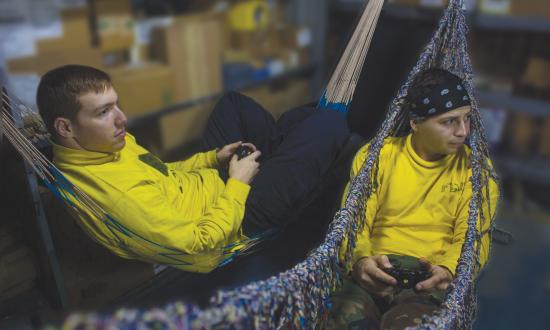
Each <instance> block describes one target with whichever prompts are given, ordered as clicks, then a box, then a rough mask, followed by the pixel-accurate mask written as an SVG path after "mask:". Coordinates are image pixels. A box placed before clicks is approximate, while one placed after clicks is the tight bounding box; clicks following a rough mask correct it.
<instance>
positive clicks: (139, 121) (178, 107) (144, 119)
mask: <svg viewBox="0 0 550 330" xmlns="http://www.w3.org/2000/svg"><path fill="white" fill-rule="evenodd" d="M316 67H317V66H316V65H315V64H310V65H306V66H303V67H300V68H297V69H293V70H289V71H286V72H284V73H281V74H279V75H276V76H273V77H270V78H268V79H265V80H262V81H257V82H254V83H249V84H243V85H241V86H238V87H237V88H235V90H245V89H248V88H253V87H258V86H263V85H268V84H271V83H274V82H277V81H280V80H284V79H289V78H292V77H299V76H302V75H306V74H310V73H313V72H314V71H315V69H316ZM225 92H227V91H225V90H224V91H220V92H218V93H214V94H210V95H206V96H203V97H199V98H196V99H191V100H187V101H183V102H179V103H174V104H172V105H169V106H167V107H163V108H160V109H155V110H153V111H151V112H149V113H147V114H144V115H141V116H138V117H134V118H132V119H130V120H128V127H130V128H135V127H136V126H140V125H144V124H149V123H150V122H151V121H152V120H156V119H158V118H159V117H162V116H165V115H168V114H171V113H174V112H178V111H182V110H184V109H188V108H191V107H193V106H195V105H198V104H202V103H204V102H208V101H212V100H216V99H217V98H219V97H220V96H222V95H223V94H224V93H225Z"/></svg>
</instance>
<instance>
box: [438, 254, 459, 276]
mask: <svg viewBox="0 0 550 330" xmlns="http://www.w3.org/2000/svg"><path fill="white" fill-rule="evenodd" d="M457 264H458V258H457V259H456V261H455V262H452V261H451V260H450V259H448V260H441V262H439V263H438V265H439V266H442V267H445V268H447V269H448V270H449V271H450V272H451V274H452V275H453V277H454V276H456V266H457Z"/></svg>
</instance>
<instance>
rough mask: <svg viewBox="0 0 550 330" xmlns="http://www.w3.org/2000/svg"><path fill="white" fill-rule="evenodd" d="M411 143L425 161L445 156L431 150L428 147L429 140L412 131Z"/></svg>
mask: <svg viewBox="0 0 550 330" xmlns="http://www.w3.org/2000/svg"><path fill="white" fill-rule="evenodd" d="M411 145H412V147H413V149H414V151H415V152H416V154H417V155H418V156H420V158H422V159H423V160H425V161H427V162H435V161H438V160H440V159H442V158H443V157H445V155H444V154H441V153H435V152H431V151H430V148H429V142H427V141H423V140H422V139H421V138H419V137H418V136H417V135H416V134H414V133H413V135H412V138H411Z"/></svg>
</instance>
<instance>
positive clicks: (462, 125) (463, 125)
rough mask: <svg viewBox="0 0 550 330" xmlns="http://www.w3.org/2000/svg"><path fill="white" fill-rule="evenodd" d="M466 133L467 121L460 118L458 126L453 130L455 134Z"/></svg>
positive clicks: (464, 134) (463, 134)
mask: <svg viewBox="0 0 550 330" xmlns="http://www.w3.org/2000/svg"><path fill="white" fill-rule="evenodd" d="M467 134H468V123H466V121H464V120H461V121H460V123H459V124H458V127H457V129H456V131H455V135H456V136H466V135H467Z"/></svg>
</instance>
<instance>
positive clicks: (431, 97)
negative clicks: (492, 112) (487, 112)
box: [410, 77, 471, 118]
mask: <svg viewBox="0 0 550 330" xmlns="http://www.w3.org/2000/svg"><path fill="white" fill-rule="evenodd" d="M468 105H471V103H470V97H469V96H468V92H467V91H466V88H464V85H462V82H461V81H460V79H459V78H458V77H456V78H454V77H453V78H450V79H448V80H447V81H445V82H444V83H442V84H440V85H439V86H438V87H436V88H435V89H434V90H433V91H432V92H431V93H430V94H427V95H424V96H422V97H420V98H418V99H416V100H413V101H412V102H411V109H410V110H411V112H412V113H413V114H415V115H417V116H419V117H424V118H425V117H433V116H436V115H439V114H441V113H445V112H448V111H451V110H454V109H458V108H460V107H463V106H468Z"/></svg>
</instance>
